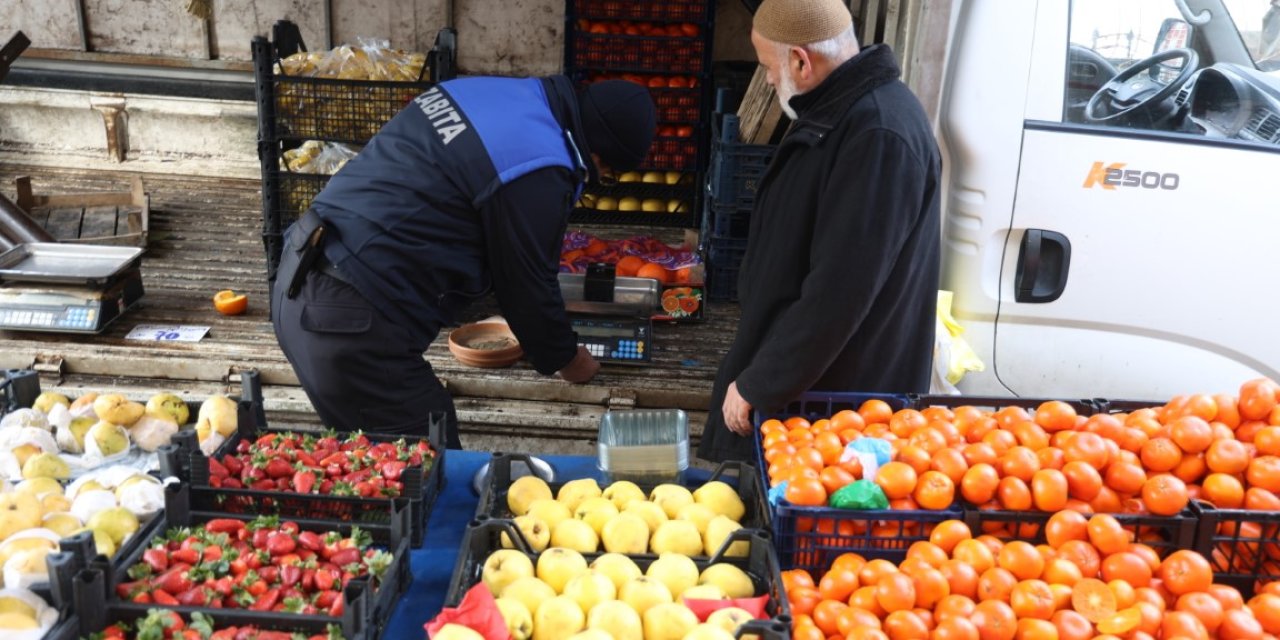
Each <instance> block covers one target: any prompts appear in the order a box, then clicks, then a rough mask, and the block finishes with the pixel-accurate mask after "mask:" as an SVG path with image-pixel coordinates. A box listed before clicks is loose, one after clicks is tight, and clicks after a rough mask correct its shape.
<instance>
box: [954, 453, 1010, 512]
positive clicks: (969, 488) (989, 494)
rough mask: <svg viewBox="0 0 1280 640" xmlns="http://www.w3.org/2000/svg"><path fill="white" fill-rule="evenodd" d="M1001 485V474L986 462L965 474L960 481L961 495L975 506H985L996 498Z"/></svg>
mask: <svg viewBox="0 0 1280 640" xmlns="http://www.w3.org/2000/svg"><path fill="white" fill-rule="evenodd" d="M999 485H1000V472H998V471H996V469H995V467H993V466H991V465H989V464H987V463H985V462H979V463H977V464H975V465H973V466H971V467H969V469H968V470H966V471H965V472H964V476H963V477H962V478H961V479H960V495H962V496H964V499H965V500H968V501H969V502H971V503H973V504H985V503H987V502H990V501H991V500H992V499H994V498H995V497H996V488H997V487H998V486H999Z"/></svg>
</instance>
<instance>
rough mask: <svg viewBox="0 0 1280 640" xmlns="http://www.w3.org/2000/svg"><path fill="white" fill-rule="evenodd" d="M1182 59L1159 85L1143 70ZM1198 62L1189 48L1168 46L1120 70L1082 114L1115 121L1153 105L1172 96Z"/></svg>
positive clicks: (1092, 117)
mask: <svg viewBox="0 0 1280 640" xmlns="http://www.w3.org/2000/svg"><path fill="white" fill-rule="evenodd" d="M1178 58H1181V59H1182V69H1181V71H1179V73H1178V76H1177V77H1176V78H1174V79H1173V80H1172V81H1170V82H1169V84H1161V83H1160V81H1159V80H1156V79H1155V78H1153V77H1152V76H1151V74H1150V73H1144V72H1146V71H1148V70H1149V69H1151V68H1152V67H1155V66H1156V65H1158V64H1161V63H1163V62H1167V61H1169V60H1174V59H1178ZM1199 63H1200V56H1199V55H1197V54H1196V52H1195V51H1192V50H1191V49H1167V50H1165V51H1161V52H1160V53H1157V54H1155V55H1153V56H1151V57H1150V58H1146V59H1144V60H1139V61H1138V62H1135V63H1134V64H1133V66H1132V67H1129V68H1128V69H1125V70H1124V71H1122V72H1120V74H1119V75H1117V76H1116V77H1114V78H1112V79H1111V80H1110V81H1108V82H1107V83H1106V84H1104V85H1102V88H1100V89H1098V91H1097V93H1094V94H1093V97H1092V98H1089V104H1087V105H1085V108H1084V117H1085V118H1087V119H1088V120H1089V121H1090V122H1105V123H1116V122H1120V121H1122V120H1124V119H1126V118H1127V117H1128V116H1130V115H1133V114H1135V113H1138V112H1140V111H1145V110H1149V109H1152V108H1154V107H1155V106H1157V105H1159V104H1160V103H1161V102H1164V100H1165V99H1166V98H1168V97H1169V96H1171V95H1173V94H1174V93H1175V92H1176V91H1177V90H1178V89H1181V88H1182V85H1184V84H1186V83H1187V80H1190V79H1191V75H1192V74H1194V73H1195V71H1196V68H1197V66H1198V65H1199Z"/></svg>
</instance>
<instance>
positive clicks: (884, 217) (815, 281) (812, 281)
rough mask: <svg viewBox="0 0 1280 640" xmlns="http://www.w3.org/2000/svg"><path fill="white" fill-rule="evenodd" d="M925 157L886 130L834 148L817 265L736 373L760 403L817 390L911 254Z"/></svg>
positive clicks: (817, 231)
mask: <svg viewBox="0 0 1280 640" xmlns="http://www.w3.org/2000/svg"><path fill="white" fill-rule="evenodd" d="M831 142H836V141H835V140H832V141H831ZM926 162H927V161H926V160H925V159H923V158H920V157H918V156H917V155H916V154H914V153H912V151H911V150H910V149H909V148H908V145H907V143H906V141H904V140H902V139H901V138H900V137H899V136H898V135H897V134H895V133H893V132H890V131H886V130H883V129H872V130H870V131H866V132H864V133H861V134H859V135H858V136H857V137H856V138H854V139H852V140H848V141H846V142H845V144H844V145H843V146H842V148H841V150H840V151H839V152H838V153H837V154H836V161H835V163H834V165H833V169H832V171H831V174H830V176H829V179H828V181H827V182H826V186H825V187H824V191H823V193H822V194H821V198H820V204H819V206H818V209H817V212H816V222H815V224H814V229H813V236H812V239H811V241H810V246H811V251H810V254H809V273H808V275H807V276H806V277H805V279H804V282H803V285H802V287H801V290H800V291H798V292H796V296H797V297H796V299H795V300H794V301H793V302H792V303H791V304H790V305H788V306H787V307H786V308H785V309H784V310H781V311H780V313H779V316H778V319H777V321H775V322H774V323H772V326H771V329H770V330H769V332H768V334H767V335H766V336H765V338H764V340H763V341H762V342H761V345H760V348H759V350H758V351H757V352H756V353H755V355H754V356H753V357H752V359H751V362H750V364H748V365H747V367H746V368H745V369H744V370H743V371H742V373H741V374H740V375H739V376H738V378H737V380H736V382H737V385H738V392H739V393H740V394H742V397H744V398H746V400H747V401H748V402H750V403H751V405H752V406H753V407H755V408H758V409H765V410H774V409H777V408H781V407H782V406H783V405H784V404H785V403H786V402H788V401H790V400H791V399H792V398H795V397H796V396H798V395H799V394H801V393H803V392H805V391H807V390H809V389H811V388H813V385H814V384H815V383H816V382H818V380H819V379H820V378H821V377H822V374H823V372H825V371H826V370H827V369H828V368H829V367H830V366H831V364H832V362H833V361H834V360H835V359H836V357H837V356H838V355H839V354H840V353H841V352H842V351H843V350H844V349H845V347H846V345H847V344H848V342H849V340H850V338H851V336H853V335H854V332H855V331H857V329H858V327H859V325H860V324H861V323H862V322H863V320H864V319H865V318H866V317H867V314H868V312H869V311H870V308H869V307H870V305H871V304H872V302H873V301H874V300H875V299H876V296H877V294H878V293H879V291H880V290H881V288H882V287H883V286H884V283H885V281H886V280H888V279H889V276H890V273H891V272H892V271H893V269H894V265H895V264H896V262H897V261H898V260H911V259H912V256H910V255H902V253H901V251H902V247H903V246H904V244H905V243H906V241H907V238H908V236H909V235H910V234H911V231H912V229H913V227H914V226H915V225H916V224H917V221H918V218H919V216H920V215H921V213H920V210H921V201H922V199H923V197H924V196H923V195H922V194H923V192H924V191H925V189H926V186H925V185H926V182H927V176H928V165H927V164H926ZM761 286H768V285H767V284H764V283H762V285H761ZM864 366H867V367H892V366H893V363H892V362H867V363H865V365H864ZM845 391H851V390H850V389H845Z"/></svg>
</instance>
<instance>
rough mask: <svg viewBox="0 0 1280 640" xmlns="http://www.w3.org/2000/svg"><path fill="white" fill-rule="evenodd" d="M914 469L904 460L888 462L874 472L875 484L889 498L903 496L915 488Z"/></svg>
mask: <svg viewBox="0 0 1280 640" xmlns="http://www.w3.org/2000/svg"><path fill="white" fill-rule="evenodd" d="M916 480H917V477H916V470H915V469H913V468H911V466H910V465H908V464H907V463H905V462H897V461H894V462H888V463H885V465H884V466H882V467H880V469H879V470H878V471H877V472H876V484H878V485H880V488H881V489H882V490H884V495H885V496H886V497H887V498H889V499H890V500H895V499H898V498H905V497H907V496H909V495H911V492H913V491H915V488H916Z"/></svg>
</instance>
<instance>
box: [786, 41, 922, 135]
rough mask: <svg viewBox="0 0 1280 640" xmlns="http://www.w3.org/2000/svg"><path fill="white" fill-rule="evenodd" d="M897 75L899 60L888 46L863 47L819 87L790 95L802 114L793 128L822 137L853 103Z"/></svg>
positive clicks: (797, 110) (794, 106)
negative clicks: (812, 131) (813, 130)
mask: <svg viewBox="0 0 1280 640" xmlns="http://www.w3.org/2000/svg"><path fill="white" fill-rule="evenodd" d="M898 75H899V70H898V62H897V61H896V60H895V59H894V57H893V50H892V49H890V48H889V46H888V45H885V44H875V45H871V46H870V47H867V48H865V49H863V50H862V51H860V52H858V55H856V56H854V57H852V58H850V59H848V60H846V61H845V62H844V63H843V64H841V65H840V66H839V67H836V69H835V70H834V71H832V72H831V75H829V76H827V78H826V80H823V81H822V83H821V84H819V85H818V86H817V87H814V88H813V89H812V90H811V91H809V92H808V93H804V94H801V95H797V96H793V97H792V98H791V107H792V108H794V109H795V110H796V113H797V115H799V116H800V118H799V119H798V120H797V121H796V123H795V127H794V128H793V130H794V131H799V130H801V129H809V128H812V129H816V130H817V133H818V135H819V137H821V136H822V134H823V133H825V132H826V131H829V130H830V129H831V128H833V127H834V126H835V125H836V123H837V122H839V121H840V118H841V117H842V116H843V115H844V114H845V112H847V111H848V110H849V107H850V106H851V105H853V103H855V102H857V101H858V100H859V99H860V98H862V96H863V95H865V94H867V93H868V92H870V91H871V90H873V89H875V88H876V87H879V86H881V85H884V84H886V83H889V82H892V81H893V80H895V79H897V78H898Z"/></svg>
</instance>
